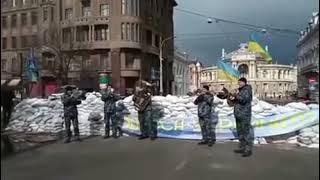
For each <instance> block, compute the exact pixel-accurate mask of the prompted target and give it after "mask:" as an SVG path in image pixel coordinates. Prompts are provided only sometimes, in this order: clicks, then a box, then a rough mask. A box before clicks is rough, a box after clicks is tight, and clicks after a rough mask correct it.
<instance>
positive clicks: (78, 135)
mask: <svg viewBox="0 0 320 180" xmlns="http://www.w3.org/2000/svg"><path fill="white" fill-rule="evenodd" d="M74 140H75V141H78V142H80V141H81V139H80V132H79V128H74Z"/></svg>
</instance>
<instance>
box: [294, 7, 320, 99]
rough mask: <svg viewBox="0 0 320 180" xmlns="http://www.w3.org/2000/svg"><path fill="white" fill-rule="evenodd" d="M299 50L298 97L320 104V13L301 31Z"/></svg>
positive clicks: (314, 14)
mask: <svg viewBox="0 0 320 180" xmlns="http://www.w3.org/2000/svg"><path fill="white" fill-rule="evenodd" d="M297 48H298V57H297V64H298V95H299V96H300V97H307V98H310V99H311V100H313V101H317V102H319V13H318V12H316V13H313V16H312V19H311V20H310V22H309V26H308V27H307V28H306V30H305V31H301V36H300V39H299V40H298V43H297Z"/></svg>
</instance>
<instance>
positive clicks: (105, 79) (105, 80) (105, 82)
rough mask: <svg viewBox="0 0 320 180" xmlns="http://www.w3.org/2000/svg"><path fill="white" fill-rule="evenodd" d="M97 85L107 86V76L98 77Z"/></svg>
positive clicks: (108, 81)
mask: <svg viewBox="0 0 320 180" xmlns="http://www.w3.org/2000/svg"><path fill="white" fill-rule="evenodd" d="M99 83H100V84H109V83H110V78H109V77H108V76H107V75H103V76H100V79H99Z"/></svg>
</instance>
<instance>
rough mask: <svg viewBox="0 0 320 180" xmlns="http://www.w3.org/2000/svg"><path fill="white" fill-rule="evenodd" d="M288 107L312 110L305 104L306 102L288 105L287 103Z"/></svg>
mask: <svg viewBox="0 0 320 180" xmlns="http://www.w3.org/2000/svg"><path fill="white" fill-rule="evenodd" d="M285 106H286V107H289V108H293V109H296V110H302V111H308V110H310V109H309V107H308V106H307V105H306V104H304V103H300V102H299V103H297V102H292V103H289V104H287V105H285Z"/></svg>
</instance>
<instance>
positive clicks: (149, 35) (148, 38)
mask: <svg viewBox="0 0 320 180" xmlns="http://www.w3.org/2000/svg"><path fill="white" fill-rule="evenodd" d="M146 34H147V45H152V31H150V30H147V31H146Z"/></svg>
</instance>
